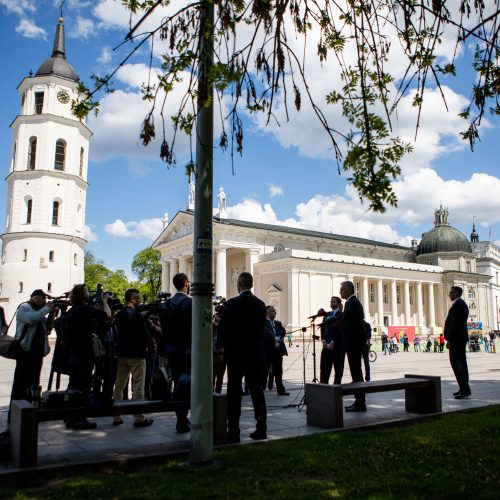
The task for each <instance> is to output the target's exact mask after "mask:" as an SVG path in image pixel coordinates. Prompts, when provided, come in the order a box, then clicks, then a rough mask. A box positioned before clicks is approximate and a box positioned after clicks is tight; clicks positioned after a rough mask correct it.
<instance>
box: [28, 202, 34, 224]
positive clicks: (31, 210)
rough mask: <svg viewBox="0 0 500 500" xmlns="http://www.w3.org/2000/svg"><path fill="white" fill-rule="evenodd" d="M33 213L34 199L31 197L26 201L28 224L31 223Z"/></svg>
mask: <svg viewBox="0 0 500 500" xmlns="http://www.w3.org/2000/svg"><path fill="white" fill-rule="evenodd" d="M32 213H33V200H32V199H31V198H29V199H28V200H27V201H26V224H31V214H32Z"/></svg>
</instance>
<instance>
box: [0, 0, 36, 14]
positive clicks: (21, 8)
mask: <svg viewBox="0 0 500 500" xmlns="http://www.w3.org/2000/svg"><path fill="white" fill-rule="evenodd" d="M0 5H3V6H4V7H5V8H6V9H7V11H8V12H14V13H15V14H19V15H20V16H24V15H26V14H27V13H32V12H35V11H36V7H35V5H34V2H32V1H30V0H0Z"/></svg>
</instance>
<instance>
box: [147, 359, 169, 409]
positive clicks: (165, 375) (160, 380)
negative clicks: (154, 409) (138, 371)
mask: <svg viewBox="0 0 500 500" xmlns="http://www.w3.org/2000/svg"><path fill="white" fill-rule="evenodd" d="M150 384H151V385H150V393H151V399H161V400H162V401H170V400H171V399H172V376H171V375H170V370H169V369H167V367H164V366H162V367H161V368H158V370H156V372H155V373H154V374H153V376H152V377H151V382H150Z"/></svg>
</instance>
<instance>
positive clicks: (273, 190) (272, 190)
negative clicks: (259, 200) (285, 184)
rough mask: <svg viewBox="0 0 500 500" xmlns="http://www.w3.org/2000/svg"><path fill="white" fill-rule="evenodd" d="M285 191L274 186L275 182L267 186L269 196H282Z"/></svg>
mask: <svg viewBox="0 0 500 500" xmlns="http://www.w3.org/2000/svg"><path fill="white" fill-rule="evenodd" d="M284 194H285V193H284V191H283V188H282V187H280V186H276V185H275V184H271V185H270V186H269V196H270V197H271V198H274V197H275V196H283V195H284Z"/></svg>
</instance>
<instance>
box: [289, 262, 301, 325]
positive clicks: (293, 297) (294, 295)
mask: <svg viewBox="0 0 500 500" xmlns="http://www.w3.org/2000/svg"><path fill="white" fill-rule="evenodd" d="M299 321H300V317H299V273H298V272H296V271H290V272H289V273H288V326H289V327H290V328H293V329H294V330H295V329H296V328H298V327H300V324H299Z"/></svg>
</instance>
